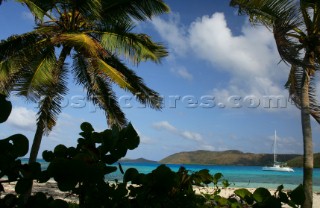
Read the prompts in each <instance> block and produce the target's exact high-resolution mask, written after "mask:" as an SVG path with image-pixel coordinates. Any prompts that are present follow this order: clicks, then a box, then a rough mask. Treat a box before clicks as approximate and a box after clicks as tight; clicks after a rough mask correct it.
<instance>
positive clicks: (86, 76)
mask: <svg viewBox="0 0 320 208" xmlns="http://www.w3.org/2000/svg"><path fill="white" fill-rule="evenodd" d="M73 60H74V62H73V72H74V74H75V77H76V81H77V83H78V84H81V85H83V86H84V87H85V88H86V89H87V98H88V100H90V101H92V102H93V103H94V104H95V105H98V106H99V107H100V108H101V109H103V110H105V111H106V116H107V118H108V124H109V125H117V126H123V125H125V124H126V123H127V120H126V118H125V115H124V113H123V112H122V110H121V108H120V107H119V104H118V102H117V99H116V96H115V94H114V92H113V91H112V89H111V86H110V84H109V82H108V80H106V79H102V78H101V77H100V76H99V75H98V73H97V69H96V67H94V66H93V64H92V62H91V60H90V59H87V58H85V57H84V56H82V55H81V54H79V53H78V54H76V55H74V57H73Z"/></svg>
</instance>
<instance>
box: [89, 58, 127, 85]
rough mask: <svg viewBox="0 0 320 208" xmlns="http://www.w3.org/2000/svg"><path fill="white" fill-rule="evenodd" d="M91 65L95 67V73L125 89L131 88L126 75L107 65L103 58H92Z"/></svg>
mask: <svg viewBox="0 0 320 208" xmlns="http://www.w3.org/2000/svg"><path fill="white" fill-rule="evenodd" d="M91 61H92V62H93V65H94V66H95V67H96V72H97V75H98V76H100V77H103V78H104V79H109V80H111V81H112V82H114V83H116V84H117V85H118V86H119V87H121V88H123V89H125V90H129V91H131V90H133V89H132V86H131V85H130V83H128V81H127V79H126V77H125V76H124V75H123V74H122V73H121V72H119V71H118V70H117V69H115V68H114V67H112V66H111V65H109V64H108V63H107V62H105V61H104V60H103V59H99V58H96V59H92V60H91Z"/></svg>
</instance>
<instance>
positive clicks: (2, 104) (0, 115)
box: [0, 94, 12, 123]
mask: <svg viewBox="0 0 320 208" xmlns="http://www.w3.org/2000/svg"><path fill="white" fill-rule="evenodd" d="M11 110H12V104H11V102H10V101H7V100H6V96H5V95H2V94H0V123H3V122H5V121H6V120H7V119H8V117H9V115H10V113H11Z"/></svg>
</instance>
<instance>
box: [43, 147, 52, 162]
mask: <svg viewBox="0 0 320 208" xmlns="http://www.w3.org/2000/svg"><path fill="white" fill-rule="evenodd" d="M42 158H43V159H44V160H45V161H46V162H51V161H52V160H53V159H54V154H53V152H52V151H48V150H45V151H43V152H42Z"/></svg>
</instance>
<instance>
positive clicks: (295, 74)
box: [230, 0, 320, 207]
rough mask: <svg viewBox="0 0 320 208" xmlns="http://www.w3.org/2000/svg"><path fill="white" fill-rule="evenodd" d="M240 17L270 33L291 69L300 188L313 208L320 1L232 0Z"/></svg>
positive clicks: (319, 110)
mask: <svg viewBox="0 0 320 208" xmlns="http://www.w3.org/2000/svg"><path fill="white" fill-rule="evenodd" d="M230 5H231V6H234V7H238V8H239V12H240V14H247V15H249V16H250V20H251V21H252V23H262V24H263V25H264V26H266V27H267V28H268V29H270V30H271V31H273V34H274V38H275V41H276V45H277V48H278V52H279V54H280V56H281V58H282V60H283V61H284V62H286V63H287V64H288V65H290V66H291V70H290V74H289V78H288V81H287V83H286V85H285V86H286V87H287V88H288V90H289V94H290V97H291V99H292V100H293V101H294V103H295V104H296V106H297V107H298V108H299V109H300V110H301V124H302V132H303V144H304V148H303V150H304V156H303V165H304V172H303V173H304V175H303V185H304V191H305V196H306V200H305V203H304V205H303V207H312V172H313V142H312V130H311V123H310V115H311V116H312V117H313V118H314V119H315V120H316V121H317V122H318V123H320V108H319V105H318V102H317V99H316V88H315V73H316V71H317V70H319V64H320V59H319V58H320V50H319V49H320V1H317V0H300V1H296V0H231V3H230Z"/></svg>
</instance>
